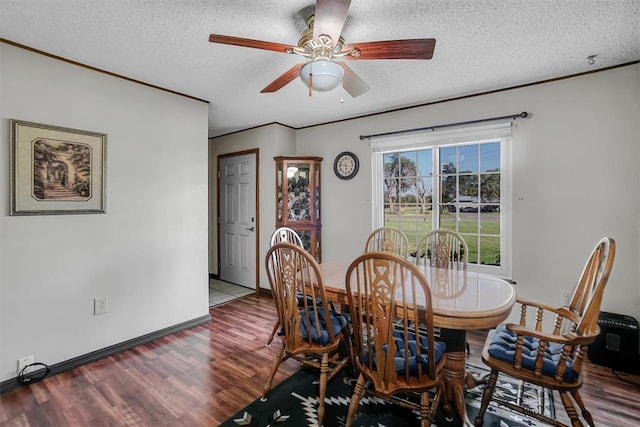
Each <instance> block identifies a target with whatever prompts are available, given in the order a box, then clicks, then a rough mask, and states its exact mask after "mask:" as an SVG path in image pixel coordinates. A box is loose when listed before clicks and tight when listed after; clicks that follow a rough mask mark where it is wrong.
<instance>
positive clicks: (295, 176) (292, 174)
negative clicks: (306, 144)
mask: <svg viewBox="0 0 640 427" xmlns="http://www.w3.org/2000/svg"><path fill="white" fill-rule="evenodd" d="M310 169H311V165H309V164H308V163H287V196H288V200H287V207H288V210H289V218H288V219H289V221H294V222H298V221H305V222H309V221H311V215H312V212H311V206H310V205H309V204H310V203H311V197H312V196H311V192H310V191H309V190H310V189H309V184H310V178H311V175H310Z"/></svg>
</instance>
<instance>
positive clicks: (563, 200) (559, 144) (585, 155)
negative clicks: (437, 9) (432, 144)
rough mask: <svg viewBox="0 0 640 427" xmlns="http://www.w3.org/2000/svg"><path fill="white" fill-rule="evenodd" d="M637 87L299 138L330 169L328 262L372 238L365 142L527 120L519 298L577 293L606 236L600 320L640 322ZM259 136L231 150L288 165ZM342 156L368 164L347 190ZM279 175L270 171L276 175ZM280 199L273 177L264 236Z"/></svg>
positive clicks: (267, 187)
mask: <svg viewBox="0 0 640 427" xmlns="http://www.w3.org/2000/svg"><path fill="white" fill-rule="evenodd" d="M639 82H640V65H638V64H635V65H631V66H627V67H622V68H618V69H613V70H608V71H603V72H598V73H593V74H589V75H584V76H580V77H574V78H570V79H563V80H558V81H555V82H550V83H545V84H539V85H533V86H529V87H524V88H520V89H513V90H508V91H503V92H498V93H494V94H487V95H482V96H477V97H472V98H467V99H463V100H458V101H451V102H444V103H440V104H434V105H431V106H424V107H418V108H413V109H407V110H402V111H397V112H391V113H386V114H381V115H376V116H372V117H367V118H361V119H354V120H349V121H343V122H339V123H333V124H328V125H324V126H314V127H310V128H306V129H301V130H298V131H296V136H295V138H296V139H295V145H296V147H295V154H296V155H304V156H321V157H323V158H324V161H323V164H322V194H323V196H322V243H323V248H322V256H323V261H331V260H336V259H344V258H352V257H355V256H357V255H358V254H359V253H360V252H361V251H362V247H363V244H364V241H365V239H366V237H367V235H368V234H369V233H370V231H371V229H372V226H371V155H370V149H369V145H368V142H367V141H366V140H365V141H362V140H360V139H359V136H360V135H362V134H375V133H383V132H390V131H395V130H402V129H409V128H419V127H425V126H431V125H438V124H445V123H455V122H461V121H466V120H475V119H482V118H487V117H494V116H503V115H509V114H516V113H520V112H522V111H527V112H528V113H529V114H530V118H527V119H519V120H517V121H516V122H515V123H516V125H517V127H516V129H515V130H514V141H513V147H512V158H513V200H512V201H511V202H512V206H513V236H512V241H513V251H512V254H513V279H514V280H515V281H516V282H517V289H518V292H519V293H520V294H521V295H523V296H527V297H531V298H536V299H540V300H543V301H547V302H549V303H551V304H553V305H558V304H559V303H560V301H561V296H560V295H561V291H564V290H571V289H573V286H574V284H575V281H576V280H577V278H578V276H579V274H580V272H581V270H582V267H583V265H584V262H585V261H586V258H587V256H588V255H589V253H590V251H591V249H592V248H593V246H594V245H595V244H596V242H597V241H598V240H599V239H600V238H601V237H603V236H605V235H607V236H611V237H613V238H615V240H616V242H617V254H616V261H615V265H614V270H613V273H612V275H611V279H610V281H609V284H608V287H607V291H606V292H605V300H604V302H603V306H602V309H603V310H605V311H612V312H616V313H623V314H628V315H631V316H633V317H636V318H640V267H639V264H640V263H638V259H639V258H640V248H639V244H640V236H639V233H638V230H639V225H640V215H639V213H640V212H639V210H640V173H639V172H638V171H639V170H640V167H639V166H638V164H639V162H640V121H639V120H638V117H640V107H639V103H640V89H639V86H640V83H639ZM365 96H366V95H365ZM347 102H349V101H348V100H347ZM351 102H360V100H353V101H351ZM251 132H252V133H250V134H249V133H248V134H247V135H245V133H238V134H235V135H233V139H234V141H242V140H245V139H246V140H247V141H250V144H249V145H250V146H252V147H258V146H259V147H260V148H261V149H262V147H265V146H266V147H268V149H269V150H271V151H270V153H269V156H264V157H272V154H274V155H286V154H290V152H289V151H290V150H289V149H287V150H285V151H284V152H277V149H276V148H275V144H276V142H277V141H273V140H271V139H270V138H268V137H266V138H265V139H264V140H263V139H261V138H260V137H257V136H256V135H255V131H251ZM258 132H263V131H262V130H259V131H258ZM215 143H216V140H214V142H213V144H215ZM230 145H232V144H230ZM344 150H349V151H353V152H355V153H356V154H357V155H358V156H359V158H360V172H359V173H358V175H357V176H356V177H355V178H354V179H352V180H350V181H342V180H339V179H338V178H336V177H335V175H334V174H333V160H334V158H335V156H336V155H337V154H338V153H340V152H341V151H344ZM265 160H267V159H265ZM261 164H264V163H261ZM272 164H273V162H272V163H271V166H269V164H268V163H267V164H266V165H265V166H266V167H269V168H270V170H272V168H273V166H272ZM261 171H262V173H264V169H262V170H261ZM272 188H273V178H272V177H269V180H268V181H267V182H266V183H265V184H264V185H261V201H264V202H265V204H268V206H269V208H268V209H267V211H266V212H264V211H263V215H264V216H263V217H262V219H263V221H262V227H263V230H266V229H269V230H270V229H271V225H272V223H273V216H272V215H273V214H272V212H271V211H270V210H272V209H273V206H272V203H273V202H272V200H273V190H272ZM212 209H213V206H212ZM262 234H265V235H266V234H268V233H266V232H265V233H262ZM262 243H263V244H262V245H261V251H262V252H261V253H262V254H264V250H266V247H265V244H264V243H265V241H264V240H263V242H262ZM214 258H215V255H214ZM265 283H266V282H262V286H266V285H265Z"/></svg>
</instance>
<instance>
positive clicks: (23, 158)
mask: <svg viewBox="0 0 640 427" xmlns="http://www.w3.org/2000/svg"><path fill="white" fill-rule="evenodd" d="M10 123H11V143H12V149H11V215H64V214H89V213H105V212H106V211H105V204H106V193H105V182H106V176H105V172H106V171H105V165H106V162H105V159H106V144H107V135H106V134H104V133H98V132H89V131H84V130H78V129H70V128H64V127H59V126H51V125H45V124H42V123H33V122H26V121H22V120H10Z"/></svg>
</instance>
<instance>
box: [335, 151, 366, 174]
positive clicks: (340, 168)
mask: <svg viewBox="0 0 640 427" xmlns="http://www.w3.org/2000/svg"><path fill="white" fill-rule="evenodd" d="M359 166H360V165H359V161H358V157H357V156H356V155H355V154H353V153H350V152H348V151H345V152H343V153H340V154H338V155H337V156H336V160H335V161H334V162H333V171H334V172H335V174H336V176H337V177H338V178H340V179H351V178H353V177H354V176H356V174H357V173H358V168H359Z"/></svg>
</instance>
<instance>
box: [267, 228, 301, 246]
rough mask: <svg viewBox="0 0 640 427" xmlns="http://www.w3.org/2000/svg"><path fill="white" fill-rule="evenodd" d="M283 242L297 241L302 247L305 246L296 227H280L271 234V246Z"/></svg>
mask: <svg viewBox="0 0 640 427" xmlns="http://www.w3.org/2000/svg"><path fill="white" fill-rule="evenodd" d="M281 242H289V243H295V244H296V245H298V246H300V247H301V248H303V247H304V245H303V244H302V239H301V238H300V235H299V234H298V233H297V232H296V231H295V230H294V229H292V228H289V227H279V228H277V229H276V230H275V231H274V232H273V234H271V244H270V246H273V245H275V244H276V243H281Z"/></svg>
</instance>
